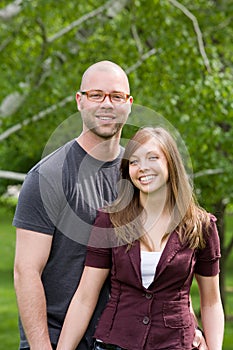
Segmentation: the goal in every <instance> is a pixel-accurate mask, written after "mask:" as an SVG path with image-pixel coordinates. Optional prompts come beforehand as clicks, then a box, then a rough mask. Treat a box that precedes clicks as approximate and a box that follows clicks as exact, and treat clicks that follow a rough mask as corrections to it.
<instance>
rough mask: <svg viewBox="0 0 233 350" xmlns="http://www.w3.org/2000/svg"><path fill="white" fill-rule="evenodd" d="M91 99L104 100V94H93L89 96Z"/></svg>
mask: <svg viewBox="0 0 233 350" xmlns="http://www.w3.org/2000/svg"><path fill="white" fill-rule="evenodd" d="M89 97H90V98H95V99H98V98H102V94H100V93H92V94H90V95H89Z"/></svg>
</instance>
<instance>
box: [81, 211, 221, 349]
mask: <svg viewBox="0 0 233 350" xmlns="http://www.w3.org/2000/svg"><path fill="white" fill-rule="evenodd" d="M215 221H216V219H215V217H214V216H211V227H210V230H209V232H208V235H207V233H204V237H205V239H206V247H205V248H204V249H202V250H199V249H197V250H193V249H190V248H188V247H187V245H182V244H181V243H180V241H179V238H178V234H177V233H176V231H174V232H173V233H171V235H170V237H169V239H168V241H167V244H166V246H165V248H164V250H163V252H162V255H161V258H160V260H159V263H158V265H157V269H156V274H155V277H154V281H153V282H152V283H151V285H150V286H149V287H148V289H146V288H145V287H143V285H142V277H141V270H140V243H139V241H135V244H134V245H133V247H132V248H131V249H129V250H128V251H126V246H125V245H124V246H119V247H117V246H115V247H114V246H113V244H112V248H107V245H110V244H111V243H112V237H113V235H112V233H113V228H112V224H111V222H110V220H109V216H108V214H107V213H100V214H99V215H98V216H97V219H96V222H95V226H94V228H93V230H92V235H91V239H90V246H89V247H88V252H87V257H86V263H85V264H86V265H87V266H93V267H98V268H110V269H111V296H110V300H109V302H108V304H107V306H106V308H105V310H104V311H103V313H102V315H101V318H100V320H99V323H98V325H97V329H96V332H95V335H94V336H95V338H97V339H101V340H102V341H104V342H105V343H109V344H116V345H118V346H121V347H123V348H125V349H129V350H142V349H144V350H152V349H153V350H155V349H156V350H158V349H160V350H168V349H169V350H176V349H179V350H190V349H192V342H193V337H194V330H195V322H194V319H193V317H192V314H191V313H190V308H189V292H190V287H191V284H192V280H193V275H194V273H197V274H200V275H202V276H214V275H217V274H218V273H219V258H220V244H219V237H218V233H217V228H216V224H215ZM110 236H111V238H109V237H110ZM106 237H108V238H106ZM101 245H102V246H104V247H105V248H99V247H100V246H101ZM96 246H97V247H96Z"/></svg>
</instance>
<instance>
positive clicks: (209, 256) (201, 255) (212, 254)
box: [195, 215, 221, 277]
mask: <svg viewBox="0 0 233 350" xmlns="http://www.w3.org/2000/svg"><path fill="white" fill-rule="evenodd" d="M216 221H217V219H216V218H215V217H214V216H213V215H211V219H210V227H209V229H208V232H206V233H205V240H206V246H205V248H204V249H199V250H198V252H197V261H196V265H195V273H197V274H199V275H201V276H206V277H208V276H215V275H217V274H218V273H219V271H220V268H219V260H220V257H221V252H220V241H219V235H218V230H217V226H216Z"/></svg>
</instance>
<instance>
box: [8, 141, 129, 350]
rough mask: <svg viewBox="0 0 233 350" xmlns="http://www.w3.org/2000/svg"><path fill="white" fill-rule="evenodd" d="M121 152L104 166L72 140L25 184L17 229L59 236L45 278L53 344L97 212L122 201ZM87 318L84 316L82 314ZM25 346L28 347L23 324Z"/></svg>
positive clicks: (104, 292)
mask: <svg viewBox="0 0 233 350" xmlns="http://www.w3.org/2000/svg"><path fill="white" fill-rule="evenodd" d="M122 154H123V149H121V154H120V156H119V157H118V158H116V159H115V160H114V161H112V162H106V163H103V162H101V161H99V160H96V159H94V158H92V157H91V156H90V155H88V154H87V153H86V152H85V151H84V149H83V148H81V147H80V145H79V144H78V143H77V142H76V141H75V140H72V141H70V142H68V143H67V144H65V145H64V146H62V147H61V148H59V149H58V150H56V151H55V152H53V153H52V154H51V155H49V156H47V157H46V158H44V159H42V160H41V161H40V162H39V163H38V164H37V165H36V166H35V167H34V168H32V169H31V171H30V172H29V173H28V175H27V177H26V179H25V181H24V184H23V186H22V189H21V192H20V196H19V200H18V205H17V208H16V212H15V216H14V220H13V225H14V226H16V227H18V228H23V229H26V230H31V231H36V232H41V233H44V234H49V235H53V241H52V248H51V252H50V256H49V259H48V262H47V264H46V266H45V269H44V271H43V274H42V281H43V285H44V290H45V294H46V299H47V317H48V327H49V332H50V337H51V342H52V343H53V344H56V343H57V341H58V337H59V334H60V331H61V328H62V324H63V321H64V317H65V314H66V311H67V308H68V306H69V303H70V300H71V298H72V296H73V294H74V292H75V290H76V288H77V285H78V283H79V280H80V277H81V274H82V271H83V267H84V262H85V256H86V244H87V242H88V239H89V234H90V230H91V228H92V224H93V222H94V220H95V217H96V214H97V210H98V209H99V208H101V207H103V206H104V205H106V204H107V203H109V202H111V201H112V200H113V199H114V198H115V197H116V189H117V181H118V179H119V166H120V162H121V157H122ZM108 295H109V288H108V283H106V284H105V286H104V287H103V289H102V292H101V296H100V299H99V303H98V306H97V308H96V311H95V314H94V316H93V318H92V321H91V323H90V325H89V327H88V330H87V332H86V335H85V337H84V339H83V341H82V342H81V343H80V345H79V347H78V348H77V349H79V350H81V349H82V350H84V349H89V348H90V344H91V342H92V335H93V333H94V328H95V324H96V321H97V319H98V317H99V315H100V313H101V312H102V309H103V307H104V306H105V303H106V302H107V300H108ZM80 317H82V315H80ZM20 338H21V347H22V348H23V347H27V346H28V343H27V341H26V337H25V334H24V331H23V328H22V325H21V323H20Z"/></svg>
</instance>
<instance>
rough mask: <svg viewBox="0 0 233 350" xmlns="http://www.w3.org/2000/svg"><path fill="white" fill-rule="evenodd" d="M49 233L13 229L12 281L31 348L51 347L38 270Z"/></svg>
mask: <svg viewBox="0 0 233 350" xmlns="http://www.w3.org/2000/svg"><path fill="white" fill-rule="evenodd" d="M51 244H52V236H50V235H47V234H42V233H39V232H32V231H28V230H24V229H19V228H17V229H16V251H15V263H14V285H15V291H16V297H17V303H18V308H19V314H20V318H21V321H22V324H23V327H24V331H25V333H26V336H27V340H28V342H29V344H30V349H31V350H52V347H51V343H50V338H49V332H48V327H47V313H46V299H45V294H44V288H43V285H42V281H41V274H42V272H43V269H44V266H45V264H46V262H47V260H48V257H49V253H50V249H51Z"/></svg>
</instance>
